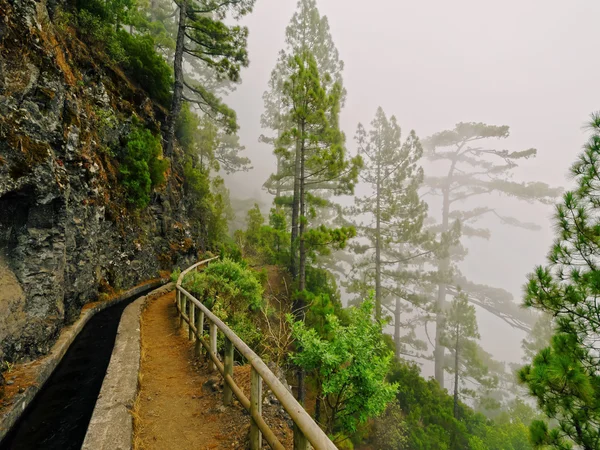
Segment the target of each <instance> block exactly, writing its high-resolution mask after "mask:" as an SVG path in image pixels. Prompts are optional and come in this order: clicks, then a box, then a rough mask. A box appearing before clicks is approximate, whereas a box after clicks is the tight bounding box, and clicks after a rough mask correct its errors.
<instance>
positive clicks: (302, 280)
mask: <svg viewBox="0 0 600 450" xmlns="http://www.w3.org/2000/svg"><path fill="white" fill-rule="evenodd" d="M305 159H306V158H305V155H304V145H302V146H301V152H300V229H299V232H298V237H299V238H300V267H299V274H298V278H299V281H298V290H299V291H300V292H302V291H303V290H304V289H306V247H305V242H304V232H305V228H306V217H305V214H306V199H305V192H304V188H305V180H304V164H305ZM302 316H304V313H303V314H302Z"/></svg>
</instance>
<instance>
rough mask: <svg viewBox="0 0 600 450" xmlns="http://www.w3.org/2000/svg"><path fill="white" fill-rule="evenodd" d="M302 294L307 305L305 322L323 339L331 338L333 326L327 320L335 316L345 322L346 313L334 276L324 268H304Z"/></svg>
mask: <svg viewBox="0 0 600 450" xmlns="http://www.w3.org/2000/svg"><path fill="white" fill-rule="evenodd" d="M296 295H302V296H303V297H304V302H305V304H306V305H307V306H308V308H307V312H306V317H305V322H306V325H307V326H308V327H310V328H312V329H313V330H315V331H316V332H317V333H318V334H319V336H321V337H322V338H324V339H331V338H333V332H334V328H333V327H332V324H331V322H330V321H329V320H328V317H329V316H330V315H335V316H337V317H338V318H339V319H340V321H341V323H342V324H346V323H347V313H346V311H345V310H344V309H343V308H342V302H341V298H340V292H339V290H338V287H337V283H336V281H335V277H334V276H333V275H332V274H331V272H329V271H328V270H326V269H321V268H318V267H312V266H309V267H307V268H306V289H305V290H304V291H303V292H299V293H297V294H296Z"/></svg>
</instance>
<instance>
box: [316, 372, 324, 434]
mask: <svg viewBox="0 0 600 450" xmlns="http://www.w3.org/2000/svg"><path fill="white" fill-rule="evenodd" d="M322 396H323V390H322V387H321V383H320V382H319V381H318V380H317V399H316V403H315V422H317V424H319V423H320V421H321V403H322V402H323V399H322V398H321V397H322Z"/></svg>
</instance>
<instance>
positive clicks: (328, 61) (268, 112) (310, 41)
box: [261, 0, 346, 222]
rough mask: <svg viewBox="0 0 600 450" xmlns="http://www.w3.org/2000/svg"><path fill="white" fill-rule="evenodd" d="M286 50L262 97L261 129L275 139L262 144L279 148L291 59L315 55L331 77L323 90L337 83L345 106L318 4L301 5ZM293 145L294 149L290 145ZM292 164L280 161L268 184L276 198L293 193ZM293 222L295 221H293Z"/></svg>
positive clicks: (338, 64) (305, 1)
mask: <svg viewBox="0 0 600 450" xmlns="http://www.w3.org/2000/svg"><path fill="white" fill-rule="evenodd" d="M285 42H286V47H285V49H283V50H282V51H281V52H280V53H279V58H278V60H277V63H276V64H275V67H274V68H273V71H272V72H271V78H270V80H269V85H268V87H269V89H268V90H267V91H266V92H265V93H264V94H263V100H264V105H265V110H264V112H263V114H262V116H261V125H262V127H263V128H267V129H270V130H273V131H274V135H272V136H264V135H263V136H261V141H262V142H265V143H268V144H270V145H274V146H276V142H277V141H278V140H279V138H280V137H281V133H282V131H283V130H285V129H286V128H287V127H288V126H289V123H288V120H289V109H288V108H287V106H286V104H285V101H284V96H285V94H284V92H283V90H284V84H285V81H286V80H287V79H288V78H289V76H290V75H291V73H290V59H291V58H293V57H294V55H299V54H301V53H302V52H304V51H309V52H311V53H312V54H313V56H314V58H315V61H316V64H317V69H318V70H319V73H321V74H328V75H329V78H328V79H323V80H322V82H323V86H324V87H325V88H326V89H331V87H332V86H333V84H334V83H337V84H338V85H339V86H340V103H341V105H343V103H344V98H345V95H346V93H345V90H344V88H343V80H342V70H343V68H344V63H343V62H342V61H341V60H340V59H339V53H338V50H337V48H336V47H335V44H334V42H333V38H332V36H331V33H330V31H329V22H328V19H327V17H326V16H321V15H320V13H319V10H318V9H317V4H316V1H315V0H300V1H298V6H297V11H296V12H295V13H294V15H293V16H292V19H291V20H290V23H289V25H288V27H287V28H286V39H285ZM290 145H294V143H291V144H290ZM293 168H294V166H293V164H292V165H291V166H290V165H289V164H288V163H287V162H286V161H284V160H282V159H281V158H279V157H278V158H277V169H276V172H275V174H273V175H272V176H271V177H270V178H269V179H268V180H267V181H266V182H265V188H266V189H267V190H268V191H269V192H270V193H271V194H273V195H275V196H276V197H279V196H281V195H284V196H285V195H288V196H289V195H290V194H291V192H292V191H293V176H294V175H293ZM292 222H294V220H292Z"/></svg>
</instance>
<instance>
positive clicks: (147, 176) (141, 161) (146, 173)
mask: <svg viewBox="0 0 600 450" xmlns="http://www.w3.org/2000/svg"><path fill="white" fill-rule="evenodd" d="M118 160H119V162H120V167H119V172H120V175H121V183H122V185H123V186H124V187H125V190H126V193H127V201H128V202H129V203H130V204H131V205H133V206H134V207H136V208H145V207H146V206H147V205H148V203H150V193H151V192H152V189H153V188H155V187H157V186H160V185H161V184H163V183H164V181H165V176H164V173H165V171H166V170H167V167H168V166H169V161H168V160H166V159H163V158H162V146H161V143H160V137H159V136H155V135H153V134H152V133H151V132H150V131H149V130H147V129H146V128H143V127H142V126H140V125H135V126H134V128H133V129H132V131H131V132H130V133H129V135H128V136H127V144H126V145H125V147H124V148H123V149H122V152H121V153H120V154H119V155H118Z"/></svg>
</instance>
